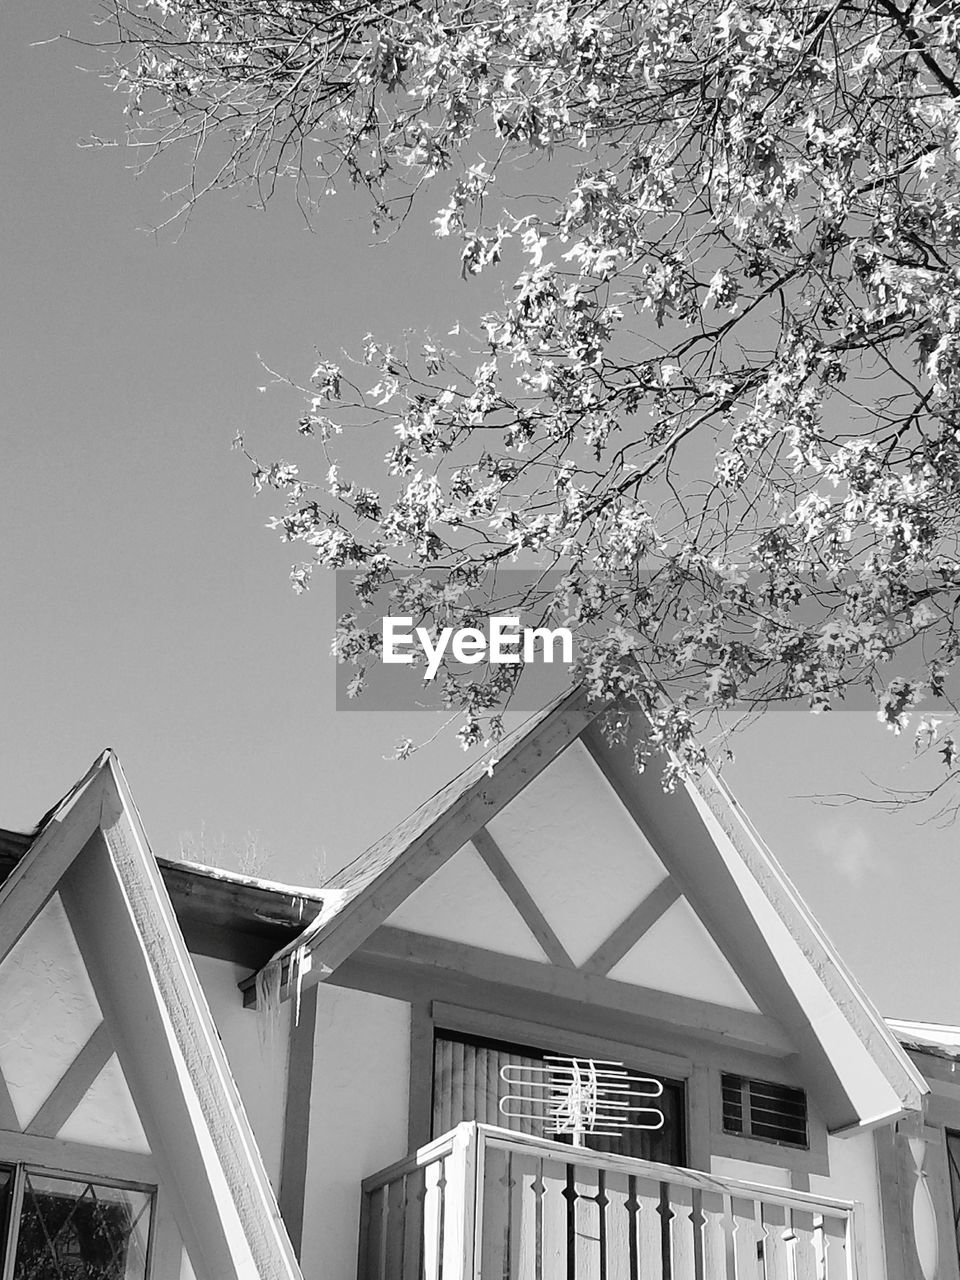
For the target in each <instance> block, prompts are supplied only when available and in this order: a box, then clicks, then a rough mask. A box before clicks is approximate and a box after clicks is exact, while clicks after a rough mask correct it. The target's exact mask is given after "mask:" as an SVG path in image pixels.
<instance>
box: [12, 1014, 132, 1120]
mask: <svg viewBox="0 0 960 1280" xmlns="http://www.w3.org/2000/svg"><path fill="white" fill-rule="evenodd" d="M112 1053H113V1041H112V1040H111V1039H110V1032H109V1031H108V1030H107V1024H106V1023H105V1022H101V1023H100V1025H99V1027H97V1029H96V1031H94V1033H93V1034H92V1035H91V1037H90V1039H89V1040H88V1041H87V1043H86V1044H85V1045H84V1046H83V1048H82V1049H81V1050H80V1052H79V1053H78V1054H77V1056H76V1057H75V1058H74V1060H73V1061H72V1062H71V1063H70V1065H69V1067H67V1069H66V1071H65V1072H64V1073H63V1075H62V1076H61V1077H60V1079H59V1080H58V1082H57V1083H56V1084H55V1085H54V1087H53V1092H52V1093H51V1094H50V1096H49V1097H48V1098H47V1100H46V1102H44V1103H43V1104H42V1106H41V1107H40V1110H39V1111H38V1112H37V1114H36V1115H35V1116H34V1117H33V1119H32V1120H31V1121H30V1123H29V1124H28V1125H27V1128H26V1132H27V1133H35V1134H36V1135H37V1136H38V1137H40V1138H55V1137H56V1136H57V1134H58V1133H59V1132H60V1130H61V1129H62V1128H63V1126H64V1125H65V1124H66V1122H67V1120H69V1118H70V1117H71V1116H72V1115H73V1113H74V1111H76V1109H77V1107H78V1106H79V1105H80V1103H81V1101H82V1100H83V1096H84V1094H85V1093H86V1092H87V1090H88V1089H89V1088H90V1086H91V1085H92V1084H93V1082H94V1080H96V1078H97V1076H98V1075H99V1074H100V1072H101V1071H102V1070H103V1068H104V1067H105V1066H106V1065H107V1063H108V1061H109V1060H110V1057H111V1055H112Z"/></svg>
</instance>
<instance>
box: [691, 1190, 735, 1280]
mask: <svg viewBox="0 0 960 1280" xmlns="http://www.w3.org/2000/svg"><path fill="white" fill-rule="evenodd" d="M724 1200H725V1197H724V1196H722V1195H721V1194H720V1193H719V1192H717V1191H701V1192H699V1200H698V1203H697V1209H698V1211H699V1217H700V1231H699V1236H700V1250H699V1254H698V1257H697V1258H696V1265H697V1268H698V1270H697V1273H696V1275H697V1280H730V1273H729V1271H728V1268H727V1254H726V1233H725V1231H724V1226H725V1216H726V1206H725V1204H724Z"/></svg>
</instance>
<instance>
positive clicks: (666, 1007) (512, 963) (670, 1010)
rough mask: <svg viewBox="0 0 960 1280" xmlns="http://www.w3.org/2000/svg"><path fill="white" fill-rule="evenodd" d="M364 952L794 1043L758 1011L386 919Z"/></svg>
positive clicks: (754, 1042)
mask: <svg viewBox="0 0 960 1280" xmlns="http://www.w3.org/2000/svg"><path fill="white" fill-rule="evenodd" d="M363 954H364V955H365V956H377V957H381V958H383V959H386V960H389V961H392V962H394V963H410V964H412V965H416V966H423V967H425V968H426V969H427V970H430V969H433V970H437V969H445V970H448V971H451V972H454V973H460V974H465V975H470V976H472V977H474V978H477V979H480V980H483V981H487V982H497V983H502V984H504V985H506V986H510V987H514V988H519V989H521V990H525V991H536V992H541V993H542V994H544V995H550V996H559V997H561V998H565V999H568V1000H575V1001H579V1002H580V1003H586V1004H590V1005H602V1006H605V1007H606V1008H608V1009H617V1010H621V1011H623V1012H626V1013H632V1014H636V1015H638V1016H641V1017H644V1018H646V1019H647V1020H649V1021H650V1022H654V1023H659V1024H661V1025H664V1026H668V1027H685V1028H688V1029H689V1030H690V1032H691V1033H693V1034H694V1035H697V1034H699V1035H704V1036H707V1037H709V1038H711V1039H713V1040H720V1041H721V1042H723V1043H728V1044H737V1045H740V1046H746V1047H750V1048H752V1049H755V1050H756V1049H759V1050H761V1051H764V1050H765V1051H767V1052H774V1053H781V1054H784V1053H789V1052H790V1051H791V1049H792V1045H790V1043H789V1042H788V1041H787V1040H786V1039H785V1038H784V1037H783V1035H782V1033H781V1032H780V1029H779V1027H777V1025H776V1024H775V1023H773V1022H772V1021H771V1020H770V1019H768V1018H765V1017H763V1016H762V1015H761V1014H758V1013H750V1012H749V1011H746V1010H742V1009H732V1008H728V1007H727V1006H725V1005H716V1004H710V1003H709V1002H707V1001H705V1000H695V999H693V998H692V997H689V996H677V995H672V994H671V993H669V992H666V991H655V990H653V989H651V988H648V987H638V986H634V985H633V983H627V982H614V981H612V980H611V979H610V978H602V977H597V976H596V975H594V974H588V973H582V972H581V971H580V970H578V969H561V968H559V967H557V966H555V965H549V964H541V963H540V962H538V961H536V960H523V959H520V958H519V957H516V956H507V955H502V954H500V953H499V952H495V951H487V950H485V949H484V948H482V947H472V946H467V945H466V944H465V943H460V942H448V941H446V940H445V939H443V938H434V937H429V936H428V935H426V934H421V933H413V932H412V931H410V930H407V929H394V928H390V927H389V926H387V925H382V926H381V927H380V928H379V929H378V930H377V932H376V933H375V934H374V935H373V936H372V937H371V938H370V939H369V941H368V942H367V944H366V946H365V948H364V953H363Z"/></svg>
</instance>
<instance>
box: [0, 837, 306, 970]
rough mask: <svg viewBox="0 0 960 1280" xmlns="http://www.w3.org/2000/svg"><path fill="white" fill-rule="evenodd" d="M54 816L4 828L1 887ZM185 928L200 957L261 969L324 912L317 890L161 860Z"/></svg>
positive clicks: (0, 853) (0, 849) (163, 875)
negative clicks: (33, 824)
mask: <svg viewBox="0 0 960 1280" xmlns="http://www.w3.org/2000/svg"><path fill="white" fill-rule="evenodd" d="M49 817H50V814H47V815H46V816H45V818H43V819H42V820H41V822H40V823H39V824H38V826H37V827H36V828H35V829H34V830H33V831H30V832H25V831H8V830H6V829H2V828H0V885H2V884H3V882H4V881H5V880H6V879H7V877H8V876H9V875H10V874H11V873H12V872H13V870H14V868H15V867H16V866H17V864H18V863H19V862H20V861H21V859H22V858H23V857H24V855H25V854H26V852H27V850H28V849H29V848H30V846H31V844H32V843H33V842H34V840H36V839H37V838H38V835H39V833H40V832H41V831H42V830H43V827H44V825H45V823H46V821H47V820H48V819H49ZM156 863H157V867H158V868H159V870H160V875H161V878H162V879H163V883H164V885H165V887H166V890H167V893H168V894H169V896H170V901H171V902H172V903H173V909H174V911H175V912H176V915H177V920H178V922H179V924H180V930H181V932H182V933H183V936H184V940H185V941H186V944H187V947H188V949H189V950H190V951H191V952H192V953H193V954H194V955H205V956H215V957H217V958H218V959H221V960H232V961H234V962H235V963H237V964H242V965H243V966H244V967H245V968H247V969H257V968H259V967H260V965H262V964H266V962H267V961H268V960H269V959H270V957H271V956H272V955H273V954H274V953H275V952H276V951H277V950H278V949H279V948H280V947H283V946H285V945H286V944H287V943H288V942H292V941H294V940H295V939H296V938H298V937H299V935H300V934H301V933H302V931H303V929H304V928H305V926H306V925H308V924H309V923H310V922H311V921H312V920H313V919H315V918H316V916H317V915H318V914H319V913H320V909H321V907H322V905H323V895H322V894H321V892H320V891H319V890H318V889H316V888H311V887H307V886H298V885H288V884H280V883H278V882H277V881H275V880H267V879H264V878H263V877H262V876H248V875H241V874H239V873H238V872H234V871H226V870H223V869H222V868H219V867H208V866H204V865H202V864H201V863H198V862H189V861H186V860H184V859H182V858H181V859H172V858H161V857H158V858H157V859H156Z"/></svg>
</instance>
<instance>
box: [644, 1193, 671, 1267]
mask: <svg viewBox="0 0 960 1280" xmlns="http://www.w3.org/2000/svg"><path fill="white" fill-rule="evenodd" d="M636 1192H637V1270H638V1275H639V1277H640V1280H669V1275H670V1272H669V1259H668V1270H667V1271H666V1272H665V1271H664V1270H663V1244H662V1241H663V1221H662V1219H661V1217H660V1183H659V1182H655V1181H654V1180H653V1178H637V1179H636Z"/></svg>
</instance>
